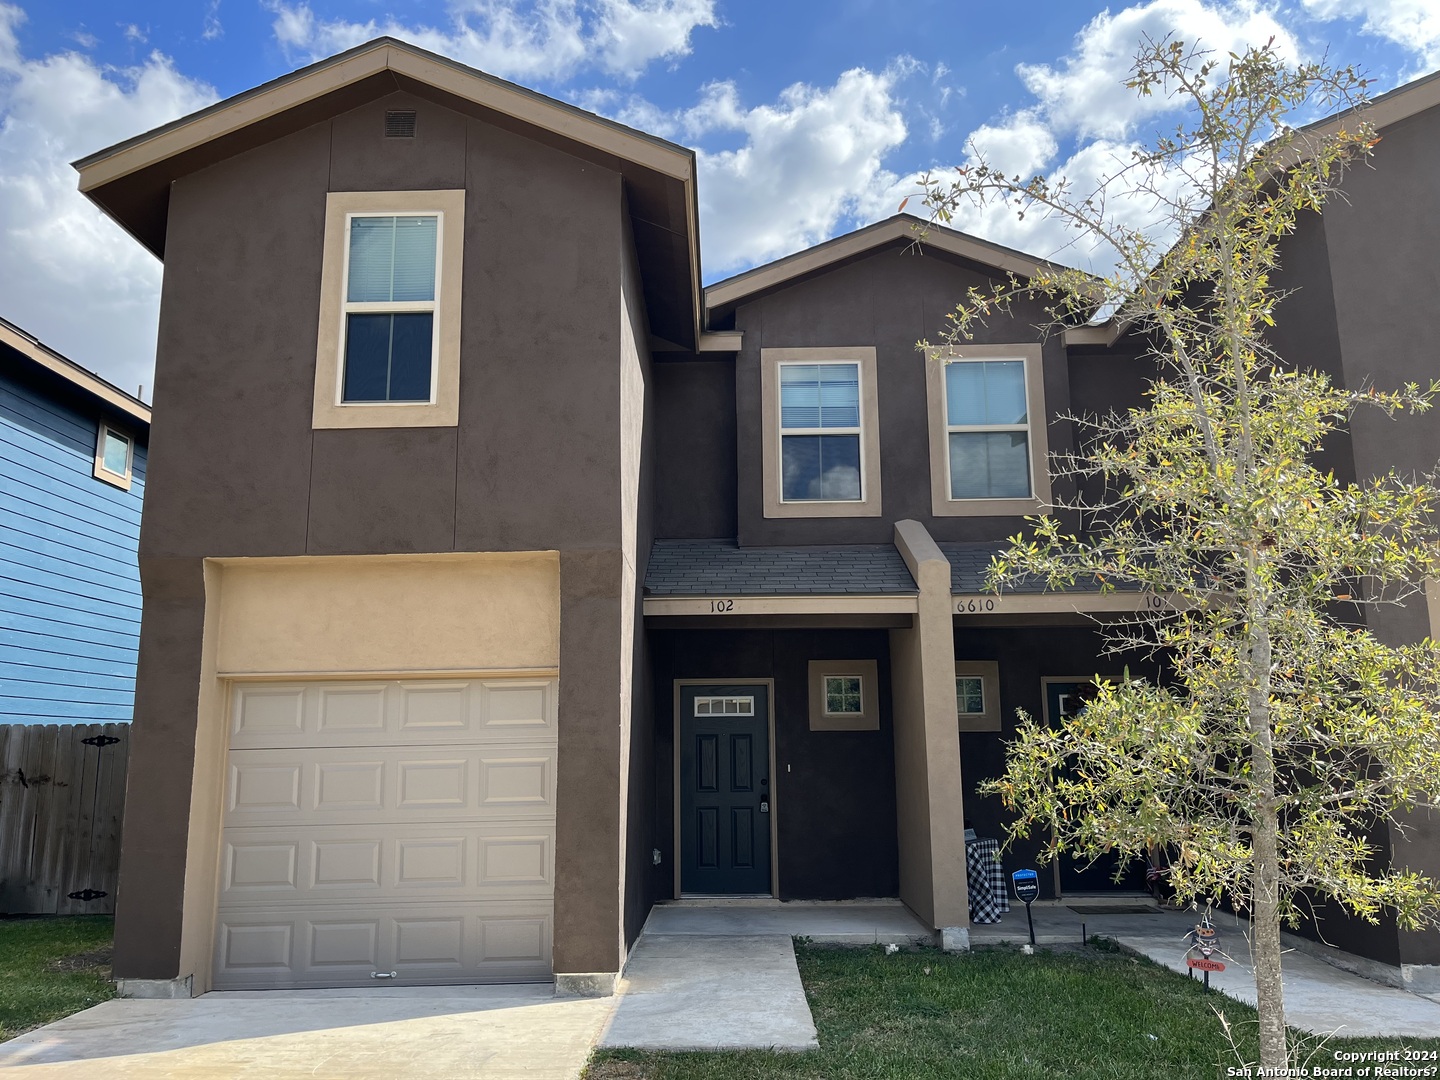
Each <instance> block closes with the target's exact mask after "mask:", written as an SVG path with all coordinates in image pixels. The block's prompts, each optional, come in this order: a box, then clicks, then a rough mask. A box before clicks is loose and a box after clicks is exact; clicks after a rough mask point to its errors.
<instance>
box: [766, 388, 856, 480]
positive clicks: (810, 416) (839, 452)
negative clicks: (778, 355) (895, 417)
mask: <svg viewBox="0 0 1440 1080" xmlns="http://www.w3.org/2000/svg"><path fill="white" fill-rule="evenodd" d="M780 469H781V498H782V499H784V500H785V501H786V502H860V501H861V496H860V488H861V475H860V365H859V364H781V365H780Z"/></svg>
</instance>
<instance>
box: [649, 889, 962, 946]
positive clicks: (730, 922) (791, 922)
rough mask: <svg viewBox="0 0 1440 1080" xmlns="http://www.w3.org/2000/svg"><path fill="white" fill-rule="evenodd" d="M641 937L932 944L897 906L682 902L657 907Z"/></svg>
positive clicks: (927, 934)
mask: <svg viewBox="0 0 1440 1080" xmlns="http://www.w3.org/2000/svg"><path fill="white" fill-rule="evenodd" d="M645 933H647V934H702V935H706V936H711V937H715V936H721V937H723V936H731V937H734V936H751V935H757V934H784V935H785V936H787V937H808V938H810V939H811V940H813V941H825V942H831V943H835V944H842V945H874V944H877V943H879V944H882V945H885V944H892V943H893V944H896V945H909V944H923V945H930V944H933V943H934V941H935V935H934V933H933V932H932V931H931V930H930V929H929V928H928V927H926V926H924V925H923V924H922V923H921V922H920V920H918V919H917V918H915V916H914V915H912V914H910V909H909V908H907V907H906V906H905V905H904V904H902V903H900V901H898V900H892V901H885V900H872V901H836V902H824V901H814V902H807V901H791V902H788V903H782V902H781V901H779V900H745V901H724V900H721V901H707V900H694V901H690V900H682V901H679V902H677V903H670V904H657V905H656V906H655V908H654V909H653V910H652V911H651V912H650V918H649V920H648V921H647V922H646V923H645Z"/></svg>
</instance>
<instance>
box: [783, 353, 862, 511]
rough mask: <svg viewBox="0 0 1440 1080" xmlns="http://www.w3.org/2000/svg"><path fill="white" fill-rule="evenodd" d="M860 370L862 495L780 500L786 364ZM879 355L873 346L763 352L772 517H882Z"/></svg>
mask: <svg viewBox="0 0 1440 1080" xmlns="http://www.w3.org/2000/svg"><path fill="white" fill-rule="evenodd" d="M792 363H801V364H825V363H836V364H848V363H855V364H859V366H860V494H861V496H863V497H862V498H861V499H859V500H855V501H850V500H847V501H844V502H838V501H837V502H786V501H785V500H784V499H782V498H781V497H780V493H781V484H780V467H781V464H780V463H781V457H780V365H781V364H792ZM875 377H876V371H875V350H874V348H872V347H869V346H862V347H857V346H842V347H836V348H830V349H761V350H760V422H761V426H762V429H763V432H764V434H763V436H762V446H761V453H760V456H761V467H762V468H763V469H764V476H763V477H762V479H761V484H760V487H761V494H762V497H763V500H764V513H765V516H766V517H767V518H823V517H879V516H880V406H879V399H878V397H877V393H876V389H875Z"/></svg>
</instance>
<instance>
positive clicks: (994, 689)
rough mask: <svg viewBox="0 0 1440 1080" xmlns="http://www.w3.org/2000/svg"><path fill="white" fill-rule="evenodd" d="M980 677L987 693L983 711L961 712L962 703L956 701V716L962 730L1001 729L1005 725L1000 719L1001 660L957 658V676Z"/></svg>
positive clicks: (982, 688)
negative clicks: (962, 713) (963, 713)
mask: <svg viewBox="0 0 1440 1080" xmlns="http://www.w3.org/2000/svg"><path fill="white" fill-rule="evenodd" d="M967 675H968V676H970V677H971V678H977V677H978V678H979V679H980V686H981V690H982V692H983V693H984V695H985V711H984V712H983V713H967V714H965V715H963V716H962V715H961V714H960V703H959V702H958V701H957V702H956V703H955V717H956V719H957V720H958V721H959V727H960V730H961V731H999V730H1000V729H1001V728H1002V727H1003V723H1002V721H1001V719H1000V662H999V661H998V660H956V661H955V677H956V678H957V679H959V678H963V677H964V676H967Z"/></svg>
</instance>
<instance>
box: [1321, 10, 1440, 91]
mask: <svg viewBox="0 0 1440 1080" xmlns="http://www.w3.org/2000/svg"><path fill="white" fill-rule="evenodd" d="M1302 2H1303V3H1304V5H1305V10H1306V11H1307V12H1308V13H1309V14H1310V15H1312V16H1313V17H1315V18H1317V19H1327V20H1328V19H1362V20H1363V22H1362V23H1361V28H1362V29H1363V30H1364V32H1365V33H1367V34H1374V35H1375V36H1376V37H1383V38H1386V39H1387V40H1389V41H1393V42H1395V43H1396V44H1397V45H1400V46H1402V47H1403V48H1405V49H1407V50H1409V51H1410V52H1412V53H1414V54H1415V55H1416V56H1417V57H1418V59H1419V61H1420V70H1419V71H1418V72H1416V74H1420V73H1421V72H1425V71H1430V70H1432V69H1434V68H1437V67H1440V2H1437V0H1302Z"/></svg>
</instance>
